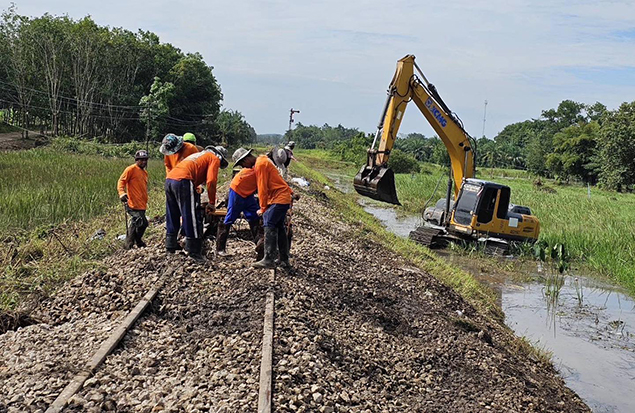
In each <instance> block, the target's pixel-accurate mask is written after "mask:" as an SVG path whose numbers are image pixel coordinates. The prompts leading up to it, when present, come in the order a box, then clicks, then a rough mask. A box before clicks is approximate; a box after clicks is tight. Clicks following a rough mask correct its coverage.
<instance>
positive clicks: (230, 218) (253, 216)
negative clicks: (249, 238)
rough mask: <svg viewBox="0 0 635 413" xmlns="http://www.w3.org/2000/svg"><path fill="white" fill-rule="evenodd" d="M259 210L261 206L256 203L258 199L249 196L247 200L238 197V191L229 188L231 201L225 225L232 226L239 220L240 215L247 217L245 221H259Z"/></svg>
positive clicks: (228, 204)
mask: <svg viewBox="0 0 635 413" xmlns="http://www.w3.org/2000/svg"><path fill="white" fill-rule="evenodd" d="M258 209H260V206H259V205H258V202H257V201H256V197H255V196H253V194H252V195H249V196H248V197H246V198H243V197H242V196H240V195H238V194H237V193H236V191H234V190H233V189H231V188H229V201H228V203H227V215H225V225H232V224H233V223H234V222H236V220H237V219H238V218H240V213H241V212H242V213H243V214H244V215H245V219H246V220H247V221H249V222H252V221H256V220H258Z"/></svg>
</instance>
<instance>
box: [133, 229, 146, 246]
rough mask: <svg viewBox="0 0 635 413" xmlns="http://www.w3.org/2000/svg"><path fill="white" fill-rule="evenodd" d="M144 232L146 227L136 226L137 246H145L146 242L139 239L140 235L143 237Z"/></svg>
mask: <svg viewBox="0 0 635 413" xmlns="http://www.w3.org/2000/svg"><path fill="white" fill-rule="evenodd" d="M145 232H146V227H139V228H137V230H136V231H135V243H136V244H137V247H138V248H145V247H147V245H146V243H145V242H143V240H142V239H141V237H143V234H144V233H145Z"/></svg>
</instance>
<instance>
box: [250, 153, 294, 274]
mask: <svg viewBox="0 0 635 413" xmlns="http://www.w3.org/2000/svg"><path fill="white" fill-rule="evenodd" d="M274 152H275V151H274ZM254 171H255V173H256V182H257V186H258V198H259V199H260V209H259V210H258V214H259V215H262V218H263V226H264V227H265V257H264V258H263V259H262V260H260V261H258V262H256V263H254V265H253V267H254V268H275V266H276V264H275V259H276V252H278V253H279V254H280V266H281V267H283V268H289V267H290V264H289V243H288V240H287V234H286V231H285V228H284V221H285V217H286V215H287V211H288V210H289V206H290V204H291V197H292V194H293V192H292V191H291V188H290V187H289V185H288V184H287V183H286V182H285V180H284V179H282V176H281V175H280V173H279V172H278V169H277V168H276V165H274V163H273V160H272V159H271V158H270V157H269V156H267V155H261V156H259V157H258V158H257V159H256V163H255V165H254Z"/></svg>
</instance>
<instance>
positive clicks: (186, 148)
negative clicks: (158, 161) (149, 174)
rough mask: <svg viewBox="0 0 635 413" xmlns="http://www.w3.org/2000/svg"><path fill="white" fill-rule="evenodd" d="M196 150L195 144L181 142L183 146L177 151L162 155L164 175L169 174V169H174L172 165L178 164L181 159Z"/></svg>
mask: <svg viewBox="0 0 635 413" xmlns="http://www.w3.org/2000/svg"><path fill="white" fill-rule="evenodd" d="M198 151H199V150H198V148H197V147H196V145H192V144H191V143H189V142H183V146H182V147H181V149H179V151H178V152H177V153H175V154H174V155H166V156H164V157H163V163H164V164H165V175H166V176H167V174H169V173H170V171H171V170H172V169H174V167H175V166H176V165H178V164H179V163H180V162H181V161H182V160H183V159H185V158H187V157H188V156H190V155H192V154H194V153H197V152H198Z"/></svg>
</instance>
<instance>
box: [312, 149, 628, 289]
mask: <svg viewBox="0 0 635 413" xmlns="http://www.w3.org/2000/svg"><path fill="white" fill-rule="evenodd" d="M300 158H301V159H302V158H303V159H306V160H307V161H309V162H310V163H311V165H314V167H316V168H317V169H319V170H323V171H326V172H328V171H331V170H333V169H337V170H338V171H339V173H347V174H349V175H350V179H351V180H352V177H353V176H354V174H355V173H356V172H357V170H358V169H359V168H361V165H359V166H357V167H353V166H346V167H345V168H342V166H341V165H342V163H341V162H339V161H337V160H335V159H333V161H332V164H331V166H330V167H329V155H328V153H326V154H325V153H322V152H318V153H317V154H316V155H315V156H314V155H313V153H312V151H305V152H304V153H302V155H301V156H300ZM331 158H332V155H331ZM477 177H478V178H480V179H486V180H492V181H494V182H498V183H501V184H505V185H508V186H509V187H510V188H511V190H512V197H511V202H512V203H515V204H519V205H526V206H529V207H530V208H531V210H532V212H533V213H534V214H535V215H536V216H537V217H538V218H539V219H540V225H541V234H540V239H541V240H544V241H546V242H547V243H549V245H555V244H557V243H561V244H564V245H566V247H567V249H568V251H569V253H570V254H571V256H572V258H573V262H572V263H573V264H574V265H576V266H578V267H580V266H582V267H584V270H585V271H590V272H592V273H595V274H597V275H599V276H603V277H608V278H610V279H612V280H614V281H616V282H618V283H619V284H621V285H623V286H625V287H626V288H627V289H628V290H629V291H630V292H631V294H635V225H634V224H633V222H635V194H620V193H616V192H609V191H603V190H600V189H598V188H596V187H593V188H591V198H590V199H589V198H588V196H587V188H586V187H583V186H580V185H558V184H556V183H555V182H554V181H550V180H544V179H543V183H544V185H543V186H541V187H537V186H535V185H534V180H535V178H534V177H532V176H530V175H529V174H528V173H527V172H525V171H518V170H506V169H489V168H483V169H480V170H479V171H478V173H477ZM395 182H396V186H397V194H398V196H399V200H400V201H401V203H402V204H403V209H404V210H406V211H409V212H412V213H420V212H421V210H422V209H423V207H424V205H425V203H426V201H427V200H428V199H430V198H431V200H430V204H429V205H433V204H434V203H435V202H436V201H437V200H438V199H439V198H442V197H445V191H446V187H447V169H443V168H441V167H439V166H438V165H434V164H422V172H421V173H419V174H398V175H396V178H395ZM437 183H438V188H437V191H436V193H435V194H434V195H433V191H434V189H435V186H436V185H437Z"/></svg>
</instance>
